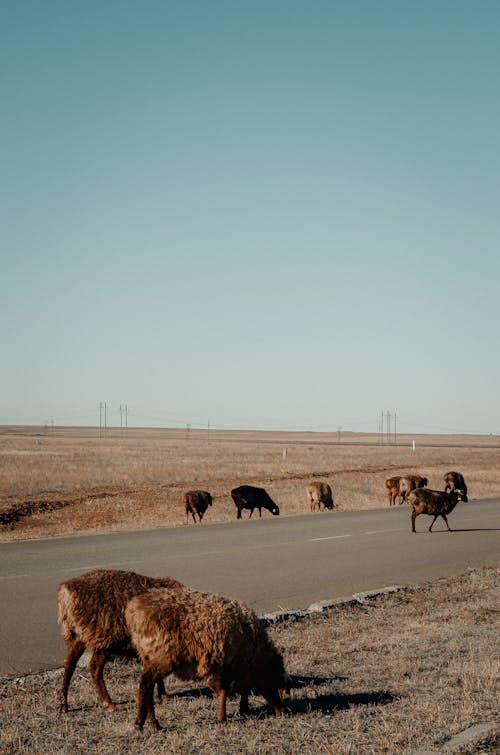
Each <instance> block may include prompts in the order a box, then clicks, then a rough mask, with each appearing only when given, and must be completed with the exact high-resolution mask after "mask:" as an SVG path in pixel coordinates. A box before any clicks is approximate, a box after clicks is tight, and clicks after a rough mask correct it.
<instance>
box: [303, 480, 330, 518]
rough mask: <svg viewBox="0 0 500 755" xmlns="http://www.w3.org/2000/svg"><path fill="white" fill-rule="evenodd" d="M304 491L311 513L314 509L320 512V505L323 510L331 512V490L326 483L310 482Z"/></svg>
mask: <svg viewBox="0 0 500 755" xmlns="http://www.w3.org/2000/svg"><path fill="white" fill-rule="evenodd" d="M306 491H307V497H308V498H309V507H310V509H311V511H315V510H316V507H317V509H318V511H321V504H323V508H325V509H330V510H333V507H334V503H333V497H332V489H331V487H330V486H329V484H328V483H327V482H315V481H314V482H310V483H309V485H308V486H307V487H306Z"/></svg>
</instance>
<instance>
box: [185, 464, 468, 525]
mask: <svg viewBox="0 0 500 755" xmlns="http://www.w3.org/2000/svg"><path fill="white" fill-rule="evenodd" d="M444 482H445V488H444V491H440V490H429V489H428V488H427V487H426V486H427V483H428V479H427V477H422V476H421V475H417V474H406V475H402V476H397V477H389V478H388V479H387V480H386V481H385V487H386V490H387V495H388V498H389V506H395V505H396V503H397V499H398V498H399V504H400V505H401V504H403V503H405V502H407V503H409V504H411V507H412V515H411V522H412V532H415V518H416V517H417V516H419V514H429V515H430V516H433V517H434V519H433V520H432V523H431V525H430V527H429V532H431V531H432V525H433V524H434V522H435V521H436V519H437V517H438V516H441V517H442V518H443V519H444V521H445V523H446V526H447V527H448V529H449V530H450V526H449V524H448V520H447V518H446V515H447V514H449V513H450V511H452V510H453V509H454V508H455V506H456V505H457V502H458V501H467V485H466V484H465V480H464V478H463V475H462V474H461V473H460V472H447V473H446V474H445V475H444ZM306 492H307V497H308V500H309V507H310V510H311V511H315V510H316V509H317V510H318V511H321V508H322V507H323V509H329V510H330V511H332V510H333V509H334V507H335V504H334V501H333V496H332V489H331V487H330V485H329V484H328V483H327V482H319V481H314V482H310V483H309V485H307V487H306ZM231 497H232V499H233V501H234V504H235V506H236V509H237V515H236V518H237V519H241V512H242V510H243V509H248V510H249V511H250V516H252V514H253V512H254V509H258V510H259V516H262V509H267V511H269V512H270V513H271V514H273V515H274V516H277V515H278V514H279V513H280V510H279V507H278V506H277V505H276V503H275V502H274V501H273V500H272V498H271V496H270V495H269V493H268V492H267V491H266V490H264V488H256V487H254V486H253V485H240V487H238V488H234V489H233V490H231ZM183 506H184V511H185V513H186V523H187V522H188V521H189V515H191V516H192V517H193V521H194V522H195V523H196V521H197V520H196V517H198V522H201V520H202V519H203V515H204V514H205V512H206V510H207V509H208V507H209V506H212V496H211V494H210V493H208V492H207V491H206V490H189V491H188V492H187V493H185V494H184V498H183ZM450 531H451V530H450Z"/></svg>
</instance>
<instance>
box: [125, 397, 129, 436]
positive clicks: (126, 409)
mask: <svg viewBox="0 0 500 755" xmlns="http://www.w3.org/2000/svg"><path fill="white" fill-rule="evenodd" d="M125 437H128V404H125Z"/></svg>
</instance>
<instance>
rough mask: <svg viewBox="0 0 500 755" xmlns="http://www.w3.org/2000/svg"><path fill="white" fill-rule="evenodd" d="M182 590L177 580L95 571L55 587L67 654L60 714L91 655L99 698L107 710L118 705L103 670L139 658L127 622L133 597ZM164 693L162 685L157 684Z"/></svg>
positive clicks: (159, 691)
mask: <svg viewBox="0 0 500 755" xmlns="http://www.w3.org/2000/svg"><path fill="white" fill-rule="evenodd" d="M158 587H169V588H171V589H174V590H181V589H183V585H182V584H181V583H180V582H178V581H177V580H176V579H169V578H168V577H166V578H163V579H162V578H154V577H143V576H142V575H141V574H135V572H127V571H120V570H118V569H94V570H93V571H90V572H87V573H86V574H81V575H80V576H79V577H73V578H72V579H68V580H66V581H65V582H62V583H61V584H60V585H59V587H58V588H57V613H58V621H59V624H60V625H61V630H62V637H63V640H64V641H65V643H66V647H67V655H66V660H65V662H64V675H63V682H62V689H61V692H60V697H59V701H60V707H59V710H60V712H63V711H64V712H67V710H68V689H69V685H70V682H71V677H72V676H73V672H74V670H75V668H76V664H77V662H78V659H79V658H80V656H81V655H82V653H83V651H84V650H85V648H88V649H89V650H91V651H92V658H91V660H90V663H89V671H90V674H91V676H92V679H93V681H94V685H95V688H96V690H97V694H98V696H99V699H100V700H101V702H102V704H103V705H104V707H106V708H108V710H111V711H113V710H115V706H114V704H113V702H112V701H111V698H110V696H109V694H108V690H107V689H106V685H105V683H104V679H103V669H104V664H105V663H106V661H107V659H108V658H109V656H110V655H111V654H112V653H113V654H114V655H124V656H135V652H134V650H133V648H132V647H131V645H130V636H129V632H128V629H127V625H126V623H125V607H126V605H127V603H128V601H129V600H130V599H131V598H133V597H134V596H135V595H140V594H141V593H143V592H145V591H146V590H149V589H151V588H158ZM158 694H159V695H160V697H162V696H164V695H165V687H164V686H163V682H161V684H160V685H159V686H158Z"/></svg>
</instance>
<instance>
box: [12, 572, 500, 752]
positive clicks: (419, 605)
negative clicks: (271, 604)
mask: <svg viewBox="0 0 500 755" xmlns="http://www.w3.org/2000/svg"><path fill="white" fill-rule="evenodd" d="M499 577H500V569H498V568H492V567H485V568H483V569H475V570H469V571H467V572H466V573H465V574H463V575H462V576H460V577H457V578H453V579H446V580H440V581H438V582H435V583H429V584H427V585H424V586H423V587H420V588H411V589H408V590H406V591H404V592H399V593H394V594H391V595H386V596H384V597H380V598H378V599H371V600H368V601H366V602H365V603H363V604H362V605H352V606H348V607H346V606H344V607H342V608H337V609H333V610H329V611H328V612H327V613H326V614H320V615H314V616H311V617H307V618H305V619H303V620H300V621H295V622H294V621H288V622H285V623H283V624H278V625H273V626H271V627H270V628H269V632H270V634H271V636H272V637H273V639H274V641H275V642H276V644H277V645H278V646H279V647H280V649H281V650H282V651H283V654H284V658H285V662H286V665H287V667H288V670H289V672H290V673H291V675H292V677H293V680H294V689H293V690H292V695H291V698H290V701H289V704H288V708H287V713H286V715H284V716H283V717H281V718H274V717H273V716H272V715H270V712H269V710H268V709H267V708H266V706H265V705H264V701H263V699H262V698H260V697H253V698H251V699H250V706H251V709H252V710H251V715H250V716H248V717H243V716H241V715H240V714H239V713H238V712H237V711H238V701H237V699H236V698H233V699H231V700H230V701H229V704H228V715H229V723H228V725H227V726H226V727H221V726H219V725H218V724H217V723H216V708H217V705H216V702H215V700H214V699H213V697H212V695H211V693H210V692H209V691H208V689H207V688H205V687H203V686H200V685H198V684H196V683H189V684H187V683H185V682H180V681H177V680H173V679H172V678H169V679H167V689H168V690H169V692H170V693H171V698H170V701H169V702H168V703H164V704H162V705H159V704H158V706H157V716H158V719H159V721H160V723H161V724H162V725H163V727H164V730H163V731H161V732H154V731H153V730H152V729H151V728H150V727H149V726H146V727H145V730H144V732H143V733H139V732H137V731H135V730H134V726H133V722H134V718H135V706H134V694H135V691H136V688H137V684H138V677H139V668H138V665H137V664H132V663H130V664H127V663H120V662H114V663H111V664H109V666H108V667H107V669H108V670H107V683H108V685H109V689H110V691H111V694H112V697H114V699H116V700H117V701H118V708H117V711H116V712H115V713H113V714H110V713H108V712H106V711H104V710H103V709H102V708H101V707H99V705H98V704H97V700H96V695H95V691H94V688H93V686H92V684H91V683H90V677H89V674H88V671H87V670H82V669H78V670H77V673H76V674H75V677H74V679H73V682H72V686H71V688H70V694H69V704H70V712H69V713H67V714H58V712H57V694H58V690H59V687H60V684H61V671H55V672H51V673H48V674H41V675H38V676H32V677H25V678H23V679H19V680H11V681H4V682H3V683H0V751H1V752H6V753H7V752H8V753H12V755H28V753H29V754H30V755H31V754H32V753H44V754H45V753H48V752H50V753H82V754H83V753H89V752H95V753H99V754H100V755H128V754H129V753H132V754H135V753H143V752H148V753H150V755H159V754H160V753H165V752H176V753H185V754H186V755H187V753H189V754H190V755H198V754H200V755H201V754H202V753H203V754H204V755H216V754H217V755H219V754H220V753H223V754H227V755H229V754H231V755H233V753H242V754H243V753H247V754H249V755H250V754H253V753H255V754H257V753H258V754H259V755H267V754H271V753H273V755H281V754H282V753H283V754H284V753H287V754H288V753H290V754H291V753H297V752H301V753H305V755H316V753H336V754H337V753H339V754H340V755H343V754H344V753H345V754H347V753H349V754H353V753H356V754H358V753H359V755H365V754H370V753H388V754H389V755H399V754H400V753H401V755H409V754H410V753H412V752H414V751H415V750H430V751H434V752H436V753H438V752H442V751H443V749H442V748H443V747H444V746H445V745H446V743H447V742H448V741H449V740H450V738H451V737H452V736H453V735H455V734H457V733H458V732H461V731H463V730H465V729H467V728H468V727H470V726H473V725H474V724H478V723H488V724H491V725H492V726H493V727H494V730H493V732H490V733H489V734H488V735H486V736H483V738H482V739H478V740H476V741H474V742H472V743H470V744H468V745H466V746H464V747H463V748H461V749H460V752H461V753H466V754H467V753H468V754H469V755H478V754H479V753H495V752H499V743H500V716H499V712H498V694H499V691H500V690H499V671H500V661H499V659H500V612H499V608H498V607H499V606H500V579H499Z"/></svg>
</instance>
